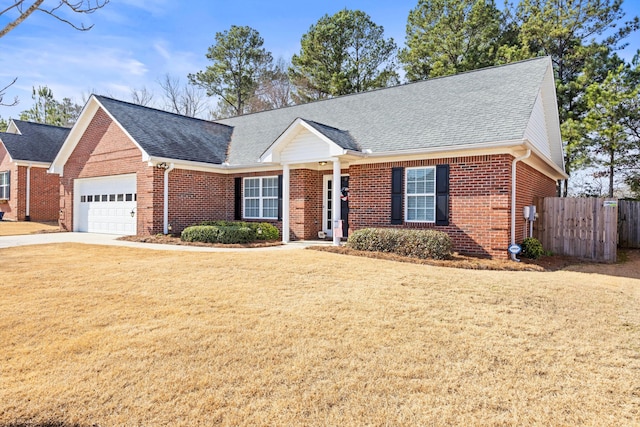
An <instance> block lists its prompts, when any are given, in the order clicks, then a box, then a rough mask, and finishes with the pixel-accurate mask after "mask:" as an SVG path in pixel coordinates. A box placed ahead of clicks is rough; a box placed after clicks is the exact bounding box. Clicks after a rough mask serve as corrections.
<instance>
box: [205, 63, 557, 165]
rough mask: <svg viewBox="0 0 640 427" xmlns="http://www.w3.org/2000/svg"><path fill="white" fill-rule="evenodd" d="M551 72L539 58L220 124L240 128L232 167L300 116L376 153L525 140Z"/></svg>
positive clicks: (233, 143) (261, 148)
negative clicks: (534, 109) (539, 92)
mask: <svg viewBox="0 0 640 427" xmlns="http://www.w3.org/2000/svg"><path fill="white" fill-rule="evenodd" d="M548 66H549V59H548V58H537V59H532V60H528V61H522V62H518V63H514V64H509V65H504V66H499V67H493V68H487V69H483V70H477V71H472V72H468V73H463V74H458V75H454V76H449V77H442V78H436V79H431V80H426V81H422V82H417V83H411V84H406V85H402V86H396V87H392V88H387V89H379V90H374V91H370V92H365V93H360V94H355V95H349V96H343V97H339V98H333V99H329V100H324V101H317V102H313V103H309V104H304V105H297V106H293V107H287V108H282V109H278V110H271V111H265V112H261V113H255V114H248V115H244V116H238V117H233V118H229V119H224V120H218V121H217V122H218V123H221V124H224V125H228V126H232V127H233V129H234V130H233V137H232V141H231V146H230V151H229V156H228V161H229V163H231V164H253V163H255V162H256V161H257V159H258V158H259V157H260V155H261V154H262V153H263V152H264V151H265V150H266V149H267V148H268V147H269V145H271V144H272V143H273V142H274V141H275V140H276V139H277V138H278V136H280V134H281V133H282V132H283V131H284V130H285V129H286V128H287V127H288V126H289V125H290V124H291V123H292V122H293V121H294V120H295V119H296V118H298V117H304V118H307V119H309V120H313V121H314V122H315V123H316V125H317V127H316V126H314V127H316V129H318V130H319V131H321V132H323V133H324V132H328V130H327V129H330V128H334V129H336V130H339V131H337V132H339V133H340V135H345V134H348V135H349V137H350V142H349V144H353V146H357V147H358V148H360V149H363V150H365V149H369V150H372V151H373V152H374V153H376V152H389V151H403V150H416V149H434V148H444V149H446V147H449V146H472V145H474V144H480V143H490V142H497V141H508V140H515V139H522V138H523V136H524V133H525V129H526V127H527V124H528V121H529V118H530V115H531V112H532V109H533V106H534V103H535V100H536V97H537V95H538V91H539V89H540V86H541V83H542V81H543V79H544V75H545V72H546V70H547V68H548ZM309 123H310V122H309ZM319 123H322V125H320V124H319ZM310 124H311V123H310ZM321 129H322V130H321ZM327 136H328V135H327ZM332 139H333V138H332Z"/></svg>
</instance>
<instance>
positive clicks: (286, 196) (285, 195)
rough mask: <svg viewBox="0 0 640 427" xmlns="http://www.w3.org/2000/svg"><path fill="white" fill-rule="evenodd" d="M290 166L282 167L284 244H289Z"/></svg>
mask: <svg viewBox="0 0 640 427" xmlns="http://www.w3.org/2000/svg"><path fill="white" fill-rule="evenodd" d="M290 176H291V175H290V173H289V165H288V164H284V165H282V243H289V234H290V230H289V228H290V227H289V219H290V218H289V188H290V186H289V181H290Z"/></svg>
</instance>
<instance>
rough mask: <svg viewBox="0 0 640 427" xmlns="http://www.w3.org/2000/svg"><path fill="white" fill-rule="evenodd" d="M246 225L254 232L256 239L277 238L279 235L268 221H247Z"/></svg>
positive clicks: (276, 229)
mask: <svg viewBox="0 0 640 427" xmlns="http://www.w3.org/2000/svg"><path fill="white" fill-rule="evenodd" d="M247 225H248V226H249V228H251V229H252V230H253V232H254V233H256V239H258V240H278V238H279V237H280V232H279V231H278V228H277V227H276V226H274V225H273V224H269V223H268V222H249V223H247Z"/></svg>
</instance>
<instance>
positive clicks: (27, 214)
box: [24, 165, 31, 221]
mask: <svg viewBox="0 0 640 427" xmlns="http://www.w3.org/2000/svg"><path fill="white" fill-rule="evenodd" d="M24 220H25V221H31V165H29V166H27V203H26V207H25V215H24Z"/></svg>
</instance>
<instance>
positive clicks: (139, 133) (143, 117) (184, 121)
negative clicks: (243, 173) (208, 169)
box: [96, 95, 233, 164]
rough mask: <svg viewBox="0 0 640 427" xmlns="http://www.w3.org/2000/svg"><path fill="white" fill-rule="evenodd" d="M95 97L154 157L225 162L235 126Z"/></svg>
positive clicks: (103, 97)
mask: <svg viewBox="0 0 640 427" xmlns="http://www.w3.org/2000/svg"><path fill="white" fill-rule="evenodd" d="M96 99H97V100H98V101H99V102H100V104H102V105H103V106H104V108H106V109H107V111H108V112H109V113H110V114H111V115H112V116H113V117H114V118H115V119H116V120H117V121H118V123H120V125H122V127H123V128H124V129H125V130H126V131H127V132H128V133H129V135H131V137H132V138H133V139H134V140H135V141H136V142H137V143H138V144H140V146H141V147H142V149H143V150H144V151H145V152H146V153H147V154H149V155H150V156H152V157H166V158H169V159H176V160H188V161H194V162H204V163H212V164H222V163H223V162H224V161H225V160H226V157H227V149H228V147H229V141H230V140H231V132H232V130H233V129H232V128H230V127H228V126H225V125H222V124H218V123H215V122H210V121H206V120H200V119H196V118H192V117H186V116H181V115H178V114H173V113H169V112H166V111H161V110H156V109H153V108H148V107H143V106H141V105H136V104H130V103H128V102H123V101H118V100H115V99H111V98H107V97H105V96H97V95H96Z"/></svg>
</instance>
